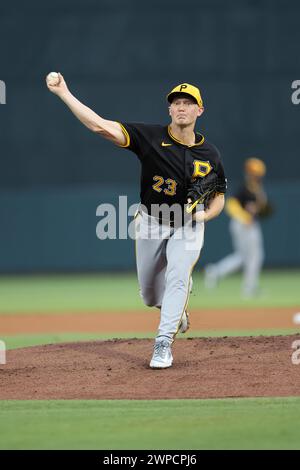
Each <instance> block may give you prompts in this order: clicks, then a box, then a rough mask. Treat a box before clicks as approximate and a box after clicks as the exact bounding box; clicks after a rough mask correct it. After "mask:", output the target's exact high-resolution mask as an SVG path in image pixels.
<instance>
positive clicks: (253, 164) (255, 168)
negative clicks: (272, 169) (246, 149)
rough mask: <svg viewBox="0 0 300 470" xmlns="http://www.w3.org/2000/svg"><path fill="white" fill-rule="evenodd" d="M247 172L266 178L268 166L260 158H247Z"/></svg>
mask: <svg viewBox="0 0 300 470" xmlns="http://www.w3.org/2000/svg"><path fill="white" fill-rule="evenodd" d="M245 171H246V173H248V174H249V175H253V176H264V175H265V174H266V165H265V164H264V162H263V161H262V160H260V159H259V158H247V160H246V161H245Z"/></svg>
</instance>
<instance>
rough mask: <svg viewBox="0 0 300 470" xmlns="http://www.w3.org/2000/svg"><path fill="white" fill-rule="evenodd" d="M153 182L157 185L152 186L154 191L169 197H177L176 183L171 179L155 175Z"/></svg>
mask: <svg viewBox="0 0 300 470" xmlns="http://www.w3.org/2000/svg"><path fill="white" fill-rule="evenodd" d="M153 181H155V184H153V185H152V188H153V189H154V191H157V192H158V193H161V192H162V191H163V192H164V193H165V194H166V195H167V196H175V194H176V185H177V183H176V181H175V180H172V179H171V178H166V179H165V178H163V177H162V176H158V175H155V176H153Z"/></svg>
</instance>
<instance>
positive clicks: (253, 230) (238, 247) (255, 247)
mask: <svg viewBox="0 0 300 470" xmlns="http://www.w3.org/2000/svg"><path fill="white" fill-rule="evenodd" d="M229 230H230V234H231V238H232V244H233V248H234V252H233V253H232V254H231V255H228V256H226V257H225V258H224V259H222V260H221V261H219V262H218V263H216V264H214V265H213V266H214V268H215V269H216V274H217V277H218V278H219V279H220V278H222V277H225V276H227V275H228V274H231V273H233V272H235V271H237V270H239V269H240V268H243V273H244V274H243V276H244V279H243V291H244V293H245V294H246V295H248V294H249V295H251V294H253V293H255V291H256V289H257V287H258V282H259V275H260V271H261V268H262V264H263V260H264V247H263V236H262V231H261V227H260V224H259V222H253V223H252V224H250V225H246V224H242V223H241V222H239V221H238V220H235V219H231V220H230V225H229Z"/></svg>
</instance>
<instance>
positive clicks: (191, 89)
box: [167, 83, 203, 108]
mask: <svg viewBox="0 0 300 470" xmlns="http://www.w3.org/2000/svg"><path fill="white" fill-rule="evenodd" d="M179 93H180V94H181V93H183V94H185V95H189V96H192V97H193V98H194V100H196V102H197V104H198V106H200V108H203V101H202V98H201V95H200V90H199V88H197V87H195V86H193V85H190V84H189V83H181V84H180V85H177V86H176V87H175V88H173V90H172V91H170V93H169V94H168V95H167V100H168V102H169V103H172V101H173V99H174V97H175V95H177V94H179Z"/></svg>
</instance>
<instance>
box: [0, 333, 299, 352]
mask: <svg viewBox="0 0 300 470" xmlns="http://www.w3.org/2000/svg"><path fill="white" fill-rule="evenodd" d="M296 333H298V334H299V329H297V328H289V329H280V330H278V329H268V330H262V329H257V330H214V331H211V330H209V331H193V332H192V333H190V334H187V335H178V338H188V337H202V338H208V337H220V336H221V337H222V336H259V335H264V336H273V335H275V336H276V335H291V334H296ZM154 336H155V332H152V333H149V332H148V333H134V332H133V333H117V332H116V333H111V334H105V335H104V334H101V333H57V334H54V333H52V334H51V333H49V334H39V335H15V336H1V337H0V339H1V340H2V341H4V342H5V344H6V348H7V349H16V348H25V347H29V346H38V345H41V344H57V343H67V342H77V341H97V340H106V339H112V338H154Z"/></svg>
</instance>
